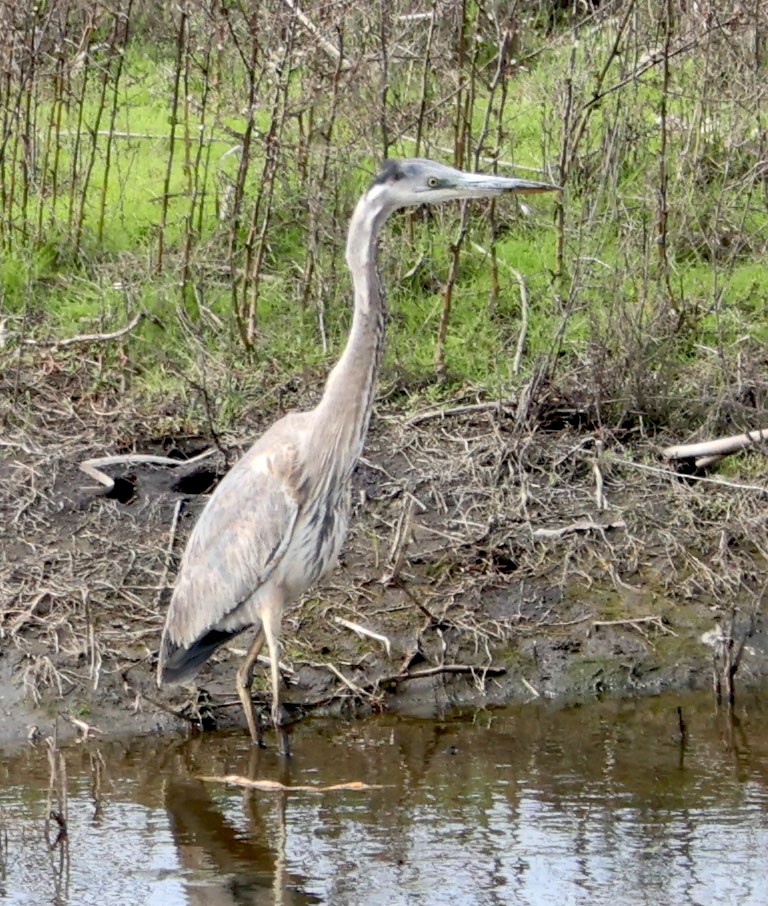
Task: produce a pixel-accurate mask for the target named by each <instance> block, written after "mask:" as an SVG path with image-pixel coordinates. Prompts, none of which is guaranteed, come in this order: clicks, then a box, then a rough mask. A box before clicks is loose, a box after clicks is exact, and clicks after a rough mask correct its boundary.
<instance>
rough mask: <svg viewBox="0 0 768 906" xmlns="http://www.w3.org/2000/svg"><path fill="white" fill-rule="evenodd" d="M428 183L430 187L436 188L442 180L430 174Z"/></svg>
mask: <svg viewBox="0 0 768 906" xmlns="http://www.w3.org/2000/svg"><path fill="white" fill-rule="evenodd" d="M427 185H428V186H429V188H430V189H436V188H437V187H438V186H439V185H440V180H439V179H438V178H437V177H436V176H430V177H429V179H428V180H427Z"/></svg>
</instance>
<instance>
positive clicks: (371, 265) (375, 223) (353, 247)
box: [318, 196, 388, 464]
mask: <svg viewBox="0 0 768 906" xmlns="http://www.w3.org/2000/svg"><path fill="white" fill-rule="evenodd" d="M387 213H388V212H386V211H385V210H383V209H382V208H381V207H380V206H379V205H377V204H375V203H372V202H371V200H370V198H369V197H368V196H363V198H362V199H361V200H360V201H359V202H358V205H357V207H356V208H355V212H354V214H353V215H352V220H351V221H350V224H349V236H348V238H347V265H348V267H349V271H350V274H351V275H352V283H353V287H354V294H355V305H354V313H353V316H352V328H351V330H350V333H349V338H348V339H347V344H346V346H345V347H344V352H343V353H342V355H341V358H340V359H339V361H338V362H337V363H336V365H335V366H334V368H333V370H332V371H331V373H330V375H329V376H328V381H327V382H326V385H325V392H324V394H323V398H322V400H321V402H320V405H319V407H318V409H319V410H320V413H319V414H320V415H321V421H322V423H323V425H324V429H325V430H326V431H327V432H328V435H327V436H332V437H333V438H334V440H335V442H336V448H337V451H339V452H338V453H337V455H340V452H341V451H344V452H347V451H348V452H349V454H350V457H351V464H353V463H354V461H356V460H357V457H358V455H359V454H360V451H361V449H362V444H363V441H364V439H365V434H366V432H367V430H368V422H369V420H370V415H371V408H372V406H373V394H374V392H375V385H376V378H377V376H378V373H379V364H380V362H381V356H382V353H383V351H384V333H385V330H386V323H387V306H386V300H385V298H384V293H383V290H382V287H381V283H380V281H379V275H378V270H377V263H378V252H377V247H376V239H377V235H378V233H379V230H380V229H381V226H382V224H383V223H384V221H385V220H386V218H387Z"/></svg>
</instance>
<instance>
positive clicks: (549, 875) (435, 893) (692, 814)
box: [0, 696, 768, 906]
mask: <svg viewBox="0 0 768 906" xmlns="http://www.w3.org/2000/svg"><path fill="white" fill-rule="evenodd" d="M678 705H681V706H682V708H683V715H684V717H685V720H686V723H687V727H688V740H687V743H685V744H683V743H681V738H680V733H679V730H678V719H677V711H676V709H677V706H678ZM765 718H766V706H765V704H764V703H763V702H762V701H761V700H760V698H759V697H756V698H753V699H750V700H749V701H746V700H743V701H742V702H741V705H740V708H739V719H738V720H737V721H736V722H735V723H732V722H731V721H729V720H728V719H727V717H726V716H725V715H722V714H717V713H716V712H715V711H714V709H713V707H712V704H711V701H710V699H709V697H704V696H684V697H681V696H662V697H660V698H654V699H643V700H640V701H634V702H599V703H594V704H590V705H587V706H583V707H568V708H563V707H556V706H553V705H527V706H525V707H519V708H514V709H509V710H503V711H493V712H481V713H479V714H475V715H474V716H470V717H466V716H465V717H463V718H462V717H460V716H454V717H446V718H443V719H440V720H416V719H413V718H406V717H403V716H384V717H379V718H375V719H371V720H367V721H360V722H355V723H342V722H338V721H334V722H331V721H327V722H326V721H306V722H305V723H303V724H300V725H299V726H298V727H297V728H296V730H295V732H294V734H293V747H294V756H293V758H292V759H291V760H290V761H289V762H288V763H286V762H285V761H284V760H282V759H280V758H279V757H278V756H277V755H276V754H275V753H274V752H273V751H271V750H267V751H261V752H259V751H254V750H252V749H251V747H250V746H249V745H248V743H247V739H246V738H245V737H244V736H243V735H240V734H237V735H222V734H211V735H207V736H202V737H197V738H193V739H182V738H168V737H163V738H152V739H138V740H130V741H123V742H109V743H103V742H101V743H99V742H93V741H90V742H88V743H87V744H85V745H75V744H71V745H68V746H67V747H65V748H63V749H62V753H63V756H64V760H65V764H66V772H67V782H66V789H67V794H68V797H67V798H68V801H67V807H68V814H69V822H68V830H69V833H68V838H67V840H66V842H63V843H59V845H57V846H56V847H55V848H53V849H50V847H49V843H50V842H52V841H53V839H54V838H55V836H56V831H57V826H56V824H55V822H50V823H49V825H48V828H47V832H46V821H45V816H46V814H47V810H48V807H49V806H48V780H49V764H48V756H47V752H46V749H45V746H40V747H38V748H36V749H32V748H30V749H27V750H24V751H22V752H20V753H17V754H16V755H13V756H7V757H6V758H5V759H3V761H2V763H0V779H1V780H2V790H0V809H1V810H2V811H0V904H2V906H6V904H33V903H34V904H35V906H39V904H55V906H89V904H98V906H129V904H147V906H202V904H206V906H234V904H272V903H281V904H309V903H327V904H333V906H346V904H354V906H359V904H365V906H400V904H403V906H404V904H425V906H438V904H439V906H446V904H461V906H475V904H477V906H480V904H483V906H485V904H489V906H490V904H505V906H506V904H530V906H541V904H550V903H553V904H556V906H567V904H590V906H596V904H611V906H622V904H632V906H637V904H646V903H647V904H654V906H663V904H675V906H682V904H709V903H712V904H718V906H723V904H726V906H727V904H733V903H739V904H740V906H747V904H765V903H768V855H767V854H768V810H767V808H766V807H767V806H768V787H767V784H766V778H767V777H768V735H766V734H765V732H764V729H763V728H764V725H765ZM225 774H239V775H245V776H250V777H251V778H259V779H265V778H266V779H271V780H276V781H280V782H281V783H283V784H286V785H291V786H298V785H303V786H310V785H311V786H321V785H328V784H334V783H341V782H348V781H362V782H364V783H367V784H377V785H381V786H380V788H376V789H368V790H360V791H349V790H341V791H339V790H337V791H328V792H324V793H319V792H309V791H299V790H294V791H291V792H261V791H249V792H244V791H243V790H242V789H238V788H235V787H232V786H226V785H224V784H221V783H212V782H208V781H203V780H200V779H199V778H200V777H201V776H204V775H205V776H208V775H216V776H221V775H225Z"/></svg>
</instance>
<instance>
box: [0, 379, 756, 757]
mask: <svg viewBox="0 0 768 906" xmlns="http://www.w3.org/2000/svg"><path fill="white" fill-rule="evenodd" d="M72 380H73V379H71V378H65V377H63V376H62V375H61V374H54V375H45V374H35V375H33V376H26V378H25V381H26V386H24V387H23V388H22V390H23V392H22V393H21V394H19V392H18V388H16V392H15V400H14V402H13V404H12V405H10V404H9V405H8V407H7V408H6V416H5V425H4V430H3V441H2V444H3V446H2V454H3V459H4V462H3V482H2V489H1V491H0V507H1V508H2V513H1V518H2V524H3V526H4V530H3V542H2V555H1V560H0V596H1V598H0V600H2V624H1V625H2V642H1V644H2V648H1V649H0V725H1V729H0V740H1V741H9V740H14V739H22V738H24V737H25V736H26V734H27V733H28V732H34V731H33V730H31V729H30V728H34V727H37V728H38V729H39V730H40V731H41V732H44V733H48V732H50V730H51V728H52V726H53V724H54V723H56V722H58V724H59V727H60V731H61V732H63V733H76V732H78V731H80V732H82V729H83V726H84V725H88V726H92V727H96V728H98V729H99V730H101V731H103V732H106V733H110V732H133V731H136V732H148V731H153V730H156V729H166V728H171V727H173V728H178V727H181V726H184V725H185V723H186V722H187V721H202V722H204V723H206V724H208V723H211V724H212V723H216V724H218V725H226V724H229V723H232V722H236V723H240V722H241V718H242V715H241V713H240V708H239V704H238V703H237V700H236V697H235V695H234V689H233V675H234V668H235V662H236V659H237V655H238V653H239V652H242V651H244V649H245V647H246V646H247V643H248V639H247V637H242V638H241V639H239V640H237V641H236V642H235V643H234V644H233V645H231V646H230V649H228V650H224V651H222V652H221V654H220V656H217V657H216V658H215V660H214V662H213V663H212V664H211V665H210V666H208V667H207V668H206V669H205V670H204V671H203V672H202V673H201V674H200V678H199V685H198V688H197V689H196V690H186V689H177V690H173V689H172V690H165V689H163V690H159V691H158V690H157V689H156V688H155V686H154V666H155V652H156V649H157V645H158V641H159V635H160V629H161V625H162V619H163V614H164V611H165V607H166V606H167V602H168V597H169V592H170V587H172V584H173V579H174V575H175V569H176V564H177V562H178V557H179V556H180V553H181V551H182V549H183V545H184V542H185V539H186V537H187V535H188V533H189V531H190V528H191V526H192V525H193V523H194V519H195V517H196V516H197V514H198V513H199V512H200V510H201V508H202V506H203V505H204V503H205V500H206V497H207V494H208V493H209V492H210V490H211V488H212V487H213V486H214V485H215V482H216V481H217V479H218V477H220V475H221V474H223V472H224V471H225V469H226V468H227V461H228V460H229V462H231V461H233V460H234V458H235V457H236V456H237V455H238V453H239V451H240V450H242V449H243V447H245V446H247V444H248V443H249V441H250V440H251V439H252V438H253V437H255V436H256V435H257V434H258V433H259V432H260V431H261V430H263V428H264V427H265V425H266V424H268V423H269V422H270V421H271V420H272V418H274V416H275V414H276V413H275V412H265V413H263V415H262V416H260V418H263V421H262V420H259V419H254V420H253V422H252V423H251V424H249V425H247V426H245V427H244V428H243V431H242V433H241V434H239V435H238V436H231V437H226V438H224V439H223V441H222V444H221V447H220V448H219V449H216V448H215V446H214V447H213V452H212V454H211V455H210V456H208V457H205V458H203V459H202V460H199V461H197V462H195V463H193V464H191V465H190V464H184V460H187V459H189V458H190V457H193V456H196V455H198V454H200V453H202V452H205V450H207V449H209V448H211V447H212V444H211V440H210V438H207V437H190V436H186V435H184V434H182V433H181V432H175V431H174V432H168V431H167V430H164V429H163V426H164V425H165V426H167V424H168V418H167V413H164V414H163V418H162V419H161V418H159V417H155V418H152V417H150V418H147V417H146V415H144V414H141V413H136V412H134V411H131V410H130V409H129V408H127V407H123V406H121V405H120V404H119V403H118V402H116V401H110V402H109V403H107V402H106V401H102V400H100V401H96V400H95V399H93V398H85V397H83V396H81V395H80V394H79V393H75V392H74V390H73V386H72V384H71V381H72ZM22 383H24V382H22ZM7 390H8V388H6V391H7ZM310 397H311V394H307V398H306V399H304V398H302V399H298V400H296V401H295V403H296V404H297V405H300V406H304V405H308V404H311V402H312V400H311V398H310ZM20 400H21V402H20ZM292 402H293V401H292ZM555 414H556V413H553V410H552V409H551V408H550V409H549V410H543V409H542V410H541V411H539V412H538V413H535V414H534V416H533V417H531V418H530V419H529V418H526V419H524V420H523V419H521V418H520V417H519V413H517V412H513V411H510V410H506V409H504V408H503V407H501V408H500V407H494V406H489V407H486V408H482V407H477V406H474V407H473V406H468V407H467V406H463V405H462V406H457V407H456V408H455V410H453V411H450V412H449V413H448V414H446V415H442V416H437V415H436V414H434V413H422V415H421V416H420V417H418V418H410V419H409V418H408V417H407V416H405V415H403V414H402V413H400V412H398V411H396V410H395V409H394V408H393V409H389V410H388V409H387V408H385V407H383V406H382V407H380V411H379V412H378V414H377V416H378V417H376V418H375V419H374V425H373V430H372V433H371V437H370V440H369V443H368V445H367V448H366V453H365V459H364V460H363V462H361V464H360V466H359V468H358V470H357V473H356V475H355V497H354V499H355V501H356V506H355V514H354V518H353V522H352V530H351V533H350V537H349V540H348V543H347V545H346V549H345V554H344V556H343V560H342V563H341V565H340V567H339V569H338V570H337V571H336V573H334V575H333V576H332V578H331V581H330V583H329V584H328V585H326V586H325V587H323V588H321V589H317V590H316V591H315V592H314V593H313V594H311V595H310V596H308V597H307V599H306V600H305V601H304V602H303V603H302V605H301V606H300V607H296V608H294V609H293V610H292V611H291V612H290V613H289V614H288V615H287V619H286V621H285V627H284V651H283V658H282V661H283V664H284V671H283V676H284V679H285V681H286V684H287V696H286V697H287V700H288V702H289V706H290V708H291V710H292V711H294V713H295V714H296V715H297V716H298V715H300V714H301V713H303V712H305V711H307V710H310V709H322V710H324V711H328V712H331V713H340V714H344V713H351V712H355V711H358V710H369V709H398V708H402V709H408V710H419V709H422V710H426V709H434V708H442V707H446V706H450V705H455V704H471V705H495V704H501V703H504V702H509V701H513V700H524V699H528V698H534V697H538V696H549V697H557V696H569V697H580V698H583V697H591V696H595V695H599V694H604V693H627V694H634V693H638V692H649V691H657V690H661V689H669V688H689V687H701V686H704V685H707V684H711V682H712V676H713V667H712V664H713V647H712V645H711V644H706V643H705V641H702V639H708V640H709V641H710V643H711V642H712V641H713V640H714V639H716V637H717V634H718V633H722V632H723V631H724V632H725V635H726V636H728V635H729V634H731V635H733V637H734V638H735V639H736V644H735V645H734V646H733V648H732V649H731V650H732V652H733V653H735V652H737V651H738V649H739V645H740V642H741V640H742V639H744V637H745V635H746V634H747V632H748V631H750V630H751V634H750V636H749V638H748V640H747V643H746V646H745V647H744V653H743V656H742V659H741V662H740V664H739V669H738V671H737V673H736V681H737V685H740V686H745V685H754V684H757V683H760V682H761V681H763V680H764V678H765V673H766V667H765V664H766V658H765V654H766V648H767V647H768V641H767V640H766V633H765V626H764V618H763V612H764V600H763V588H764V586H765V576H766V568H765V567H766V563H765V548H764V539H765V537H766V521H767V520H768V513H767V510H766V507H765V503H764V496H763V495H761V494H758V493H755V492H751V491H749V490H745V489H743V488H738V487H736V486H734V484H733V483H731V484H728V483H721V484H719V483H711V482H698V481H690V480H688V479H683V478H680V477H677V476H674V475H672V474H671V473H669V472H668V471H666V470H665V469H664V468H663V464H662V463H660V461H659V458H658V455H657V448H656V446H655V445H654V444H652V443H651V442H650V441H649V440H648V439H646V438H644V437H642V436H639V435H636V434H631V433H625V434H622V433H618V432H614V433H610V432H606V431H602V432H599V433H596V432H593V431H591V430H586V429H585V428H584V427H581V428H579V429H576V428H572V427H569V426H568V420H567V419H563V418H555V417H554V415H555ZM598 440H599V441H600V443H599V444H598V443H596V441H598ZM127 454H141V455H161V456H164V457H169V458H171V459H175V460H178V461H179V462H180V464H179V465H178V466H177V467H170V466H168V465H158V464H153V463H151V462H137V461H135V460H122V461H118V462H116V463H114V464H112V465H110V466H106V467H104V471H105V472H107V473H108V474H109V475H110V476H112V477H113V478H114V479H116V481H115V485H114V487H113V488H112V489H111V490H108V489H107V488H106V487H105V486H103V485H100V484H98V483H97V482H96V481H94V480H93V478H92V477H89V476H88V475H86V474H84V473H83V472H82V471H81V470H80V469H79V464H80V463H81V462H83V461H84V460H87V459H90V458H93V457H100V456H107V455H110V456H125V455H127ZM649 467H650V468H649ZM659 467H662V468H661V469H660V468H659ZM657 469H658V470H657ZM355 625H359V626H363V627H365V628H366V629H369V630H372V631H373V632H375V633H376V634H378V635H381V636H384V637H386V639H387V640H388V641H389V646H390V650H389V652H387V650H386V648H385V643H383V642H380V641H377V640H376V639H375V638H373V637H371V636H369V635H361V634H359V633H358V632H357V631H356V630H355ZM257 684H260V687H261V689H262V690H265V689H266V681H265V678H264V677H259V679H258V680H257ZM78 722H79V723H78ZM78 728H79V730H78Z"/></svg>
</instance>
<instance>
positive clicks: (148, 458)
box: [80, 448, 217, 491]
mask: <svg viewBox="0 0 768 906" xmlns="http://www.w3.org/2000/svg"><path fill="white" fill-rule="evenodd" d="M216 452H217V451H216V449H215V448H211V449H210V450H206V451H205V452H204V453H199V454H198V455H197V456H193V457H192V458H191V459H171V457H170V456H153V455H151V454H149V453H125V454H123V455H122V456H97V457H96V458H95V459H86V460H85V462H81V463H80V471H81V472H85V474H86V475H87V476H88V477H89V478H93V480H94V481H98V482H99V484H103V485H104V487H105V488H108V489H109V490H110V491H111V490H112V488H114V486H115V479H114V478H112V477H110V476H109V475H107V474H106V472H102V471H101V467H102V466H116V465H141V464H149V465H153V466H172V467H176V466H189V465H191V464H192V463H195V462H199V461H200V460H201V459H207V458H208V457H209V456H212V455H213V454H214V453H216Z"/></svg>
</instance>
